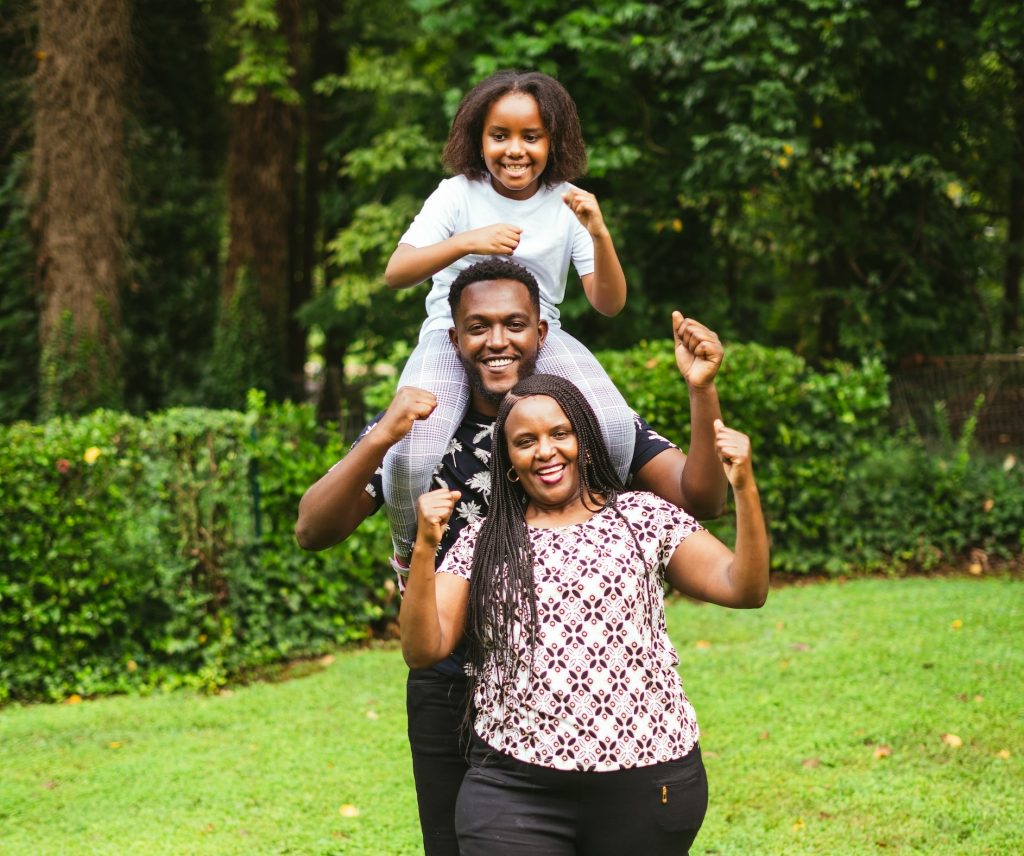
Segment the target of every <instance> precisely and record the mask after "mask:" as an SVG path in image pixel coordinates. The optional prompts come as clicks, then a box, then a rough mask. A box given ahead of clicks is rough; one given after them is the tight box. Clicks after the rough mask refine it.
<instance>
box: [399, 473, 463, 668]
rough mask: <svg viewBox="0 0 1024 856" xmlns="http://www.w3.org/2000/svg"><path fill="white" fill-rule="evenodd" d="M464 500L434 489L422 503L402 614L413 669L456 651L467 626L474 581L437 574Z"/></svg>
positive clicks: (407, 658) (404, 642) (406, 650)
mask: <svg viewBox="0 0 1024 856" xmlns="http://www.w3.org/2000/svg"><path fill="white" fill-rule="evenodd" d="M461 495H462V494H461V493H459V491H457V490H444V489H442V490H434V491H431V492H430V493H425V494H423V496H421V497H420V501H419V503H418V504H417V517H418V519H417V524H416V543H415V545H414V546H413V549H412V562H411V563H410V567H409V579H408V581H407V582H406V586H405V594H404V595H403V597H402V606H401V610H400V611H399V614H398V616H399V617H398V620H399V624H400V625H401V628H402V656H403V657H404V658H405V662H406V664H407V665H408V666H409V668H410V669H425V668H427V667H429V666H433V665H434V664H435V663H438V662H440V661H441V660H443V659H444V658H445V657H447V656H448V655H449V654H451V652H452V651H454V650H455V646H456V645H457V644H458V641H459V639H461V638H462V634H463V632H464V630H465V627H466V611H467V605H468V603H469V580H465V579H462V578H461V577H457V576H455V575H454V574H438V573H435V571H434V556H435V555H436V553H437V545H438V544H440V543H441V536H442V535H443V534H444V527H445V524H446V523H447V522H448V518H449V517H451V514H452V511H453V510H454V508H455V503H456V502H458V501H459V497H460V496H461Z"/></svg>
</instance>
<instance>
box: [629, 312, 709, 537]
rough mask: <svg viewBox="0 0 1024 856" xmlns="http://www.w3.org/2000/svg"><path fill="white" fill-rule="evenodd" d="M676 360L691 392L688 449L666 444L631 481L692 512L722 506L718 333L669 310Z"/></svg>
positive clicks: (705, 514) (697, 513)
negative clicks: (717, 424)
mask: <svg viewBox="0 0 1024 856" xmlns="http://www.w3.org/2000/svg"><path fill="white" fill-rule="evenodd" d="M672 334H673V338H674V339H675V354H676V366H677V367H678V369H679V373H680V374H681V375H682V376H683V379H684V380H685V381H686V385H687V387H688V390H689V394H690V453H689V455H684V454H683V453H682V452H681V451H679V450H678V449H666V450H665V451H663V452H661V453H660V454H658V455H656V456H655V457H653V458H652V459H651V460H650V461H648V462H647V463H646V464H644V466H642V467H641V468H640V470H639V471H638V472H637V473H636V475H635V476H634V479H633V487H635V488H638V489H639V490H649V491H650V492H651V493H654V494H657V495H658V496H660V497H661V498H662V499H665V500H668V501H669V502H671V503H672V504H673V505H677V506H679V507H680V508H683V509H685V510H686V511H688V512H689V513H690V514H692V515H693V516H694V517H697V518H699V519H703V520H707V519H708V518H712V517H718V515H720V514H721V513H722V512H723V511H724V510H725V500H726V495H727V492H728V487H729V482H728V479H726V477H725V470H724V468H723V467H722V462H721V460H720V459H719V456H718V452H717V450H716V448H715V420H716V419H721V418H722V411H721V408H720V406H719V403H718V391H717V390H716V389H715V376H716V375H717V374H718V369H719V367H720V366H721V364H722V357H723V355H724V349H723V348H722V343H721V341H719V338H718V336H717V335H716V334H715V333H714V332H712V331H711V330H709V329H708V328H707V327H705V326H704V325H703V324H700V323H698V322H697V321H694V320H693V319H692V318H684V317H683V316H682V314H681V313H679V312H673V313H672Z"/></svg>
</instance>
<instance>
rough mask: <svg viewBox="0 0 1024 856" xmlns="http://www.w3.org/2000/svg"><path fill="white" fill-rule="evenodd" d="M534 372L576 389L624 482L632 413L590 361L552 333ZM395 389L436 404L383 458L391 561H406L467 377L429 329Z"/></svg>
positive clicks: (573, 342)
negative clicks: (409, 389) (408, 389)
mask: <svg viewBox="0 0 1024 856" xmlns="http://www.w3.org/2000/svg"><path fill="white" fill-rule="evenodd" d="M537 371H538V372H543V373H545V374H554V375H559V376H560V377H563V378H565V379H566V380H568V381H571V382H572V383H574V384H576V386H577V387H579V390H580V392H582V393H583V395H584V396H585V397H586V399H587V401H588V402H589V403H590V406H591V407H593V408H594V414H595V415H596V416H597V420H598V422H599V423H600V426H601V434H602V436H603V437H604V441H605V444H606V445H607V446H608V451H609V452H610V453H611V457H612V462H613V463H614V464H615V468H616V469H617V470H618V472H619V477H620V478H621V479H622V481H623V483H625V482H627V481H628V480H629V466H630V462H631V461H632V459H633V444H634V443H635V442H636V426H635V425H634V422H633V411H632V410H630V409H629V405H627V404H626V401H625V399H623V397H622V396H621V395H620V394H619V391H618V390H617V389H616V388H615V384H613V383H612V381H611V379H610V378H609V377H608V375H607V374H605V371H604V369H603V368H601V364H600V363H599V362H598V361H597V359H596V358H595V357H594V355H593V354H591V353H590V351H588V350H587V349H586V348H585V347H584V346H583V345H582V344H581V343H580V342H579V341H578V340H577V339H575V338H573V337H572V336H570V335H569V334H568V333H566V332H565V331H564V330H562V329H560V328H556V329H551V330H549V331H548V337H547V340H546V341H545V342H544V346H543V347H542V348H541V349H540V353H539V354H538V355H537ZM398 385H399V386H415V387H419V388H420V389H426V390H429V391H430V392H432V393H434V395H435V396H436V397H437V408H436V409H435V410H434V412H433V413H432V414H430V418H429V419H425V420H422V421H419V422H416V423H415V424H414V425H413V427H412V431H410V432H409V434H408V435H406V437H405V438H404V439H403V440H402V441H401V442H399V443H397V444H395V445H394V446H393V447H392V448H391V450H390V451H389V452H388V454H387V455H386V456H385V458H384V503H385V505H386V506H387V510H388V521H389V522H390V523H391V538H392V541H393V543H394V548H395V554H396V555H398V556H409V555H411V554H412V544H413V540H414V539H415V537H416V501H417V500H418V499H419V497H420V496H422V495H423V494H424V493H426V492H427V491H428V490H430V489H431V488H432V487H433V485H432V484H431V478H432V476H433V475H434V472H435V470H436V469H437V467H438V465H439V463H440V462H441V459H442V458H443V457H444V456H445V455H446V454H448V453H449V452H450V451H451V449H450V448H449V446H450V445H451V443H452V438H453V437H454V436H455V431H456V429H457V428H458V427H459V423H460V422H461V421H462V417H463V415H464V414H465V412H466V406H467V404H468V403H469V383H468V382H467V380H466V373H465V370H464V369H463V368H462V364H461V363H460V362H459V359H458V357H457V356H456V354H455V349H454V348H453V347H452V344H451V341H450V340H449V338H448V333H447V331H441V330H434V331H431V332H429V333H426V334H425V335H424V336H422V337H421V339H420V343H419V345H417V346H416V350H414V351H413V352H412V356H410V357H409V362H408V363H407V364H406V366H405V369H404V371H403V372H402V377H401V379H400V380H399V382H398Z"/></svg>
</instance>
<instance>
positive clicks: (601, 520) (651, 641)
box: [437, 491, 703, 771]
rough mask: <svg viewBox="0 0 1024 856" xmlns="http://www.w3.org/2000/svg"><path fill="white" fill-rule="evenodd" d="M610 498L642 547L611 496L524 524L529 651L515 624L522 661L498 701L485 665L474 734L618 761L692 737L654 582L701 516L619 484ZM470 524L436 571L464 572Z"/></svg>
mask: <svg viewBox="0 0 1024 856" xmlns="http://www.w3.org/2000/svg"><path fill="white" fill-rule="evenodd" d="M618 508H619V510H620V511H621V512H622V514H623V516H624V517H625V518H626V520H628V521H629V523H630V524H631V525H632V527H633V530H634V531H635V533H636V535H637V539H638V540H639V542H640V544H641V545H642V546H643V555H642V556H641V555H640V553H639V551H638V550H637V545H636V541H634V539H633V537H632V535H631V534H630V532H629V529H628V528H627V526H626V523H625V522H624V521H623V519H622V517H620V516H619V515H618V514H616V512H615V511H614V510H612V509H610V508H605V509H602V510H601V511H600V512H598V513H597V514H595V515H594V516H593V517H591V518H590V519H589V520H587V521H585V522H583V523H577V524H575V525H572V526H565V527H560V528H557V529H537V528H531V529H530V543H531V546H532V548H533V554H534V559H535V567H534V583H535V586H536V592H537V640H536V647H535V650H534V651H533V655H532V661H531V655H530V650H529V641H528V638H529V637H528V634H524V633H521V632H517V633H516V637H517V638H519V639H520V640H522V641H521V643H520V644H521V650H520V651H519V654H520V663H521V665H520V668H519V672H518V673H517V674H516V676H515V681H514V683H513V684H511V685H510V686H509V687H508V688H507V691H506V695H505V700H504V701H505V704H504V707H501V705H500V697H499V691H498V683H499V680H498V676H497V673H496V670H495V669H493V668H492V669H491V670H489V671H487V672H486V674H485V675H484V676H483V678H482V679H481V681H480V682H479V685H478V689H477V694H476V698H475V705H476V719H475V728H476V732H477V734H479V736H480V737H481V738H482V739H483V740H484V742H486V743H487V744H488V745H490V746H491V747H492V748H494V749H497V750H499V751H501V752H504V753H506V754H508V755H511V756H512V757H514V758H517V759H519V760H520V761H525V762H527V763H530V764H539V765H541V766H544V767H553V768H555V769H559V770H583V771H602V770H618V769H622V768H627V767H643V766H647V765H649V764H657V763H661V762H663V761H671V760H674V759H676V758H681V757H682V756H683V755H685V754H687V753H688V752H689V751H690V750H691V749H692V748H693V746H694V745H695V744H696V742H697V737H698V729H697V717H696V714H695V713H694V711H693V707H692V706H691V705H690V702H689V700H688V699H687V697H686V693H684V692H683V686H682V682H681V681H680V679H679V674H678V672H677V671H676V666H677V665H678V664H679V657H678V655H677V654H676V651H675V648H674V647H673V646H672V643H671V642H670V641H669V638H668V632H667V630H666V628H665V604H664V599H663V593H664V591H663V588H662V582H663V580H664V570H665V567H666V566H667V564H668V561H669V559H670V558H671V556H672V554H673V553H674V552H675V550H676V547H678V546H679V545H680V544H681V543H682V542H683V541H684V540H685V539H686V538H687V537H689V536H690V535H692V534H693V533H694V532H698V531H700V530H702V529H703V527H702V526H701V525H700V524H699V523H697V521H696V520H694V519H693V518H692V517H691V516H690V515H689V514H687V513H686V512H685V511H682V510H681V509H679V508H676V507H675V506H674V505H672V504H671V503H668V502H666V501H665V500H663V499H660V498H659V497H657V496H655V495H654V494H651V493H645V492H639V491H637V492H632V493H623V494H621V495H620V496H619V499H618ZM480 526H481V523H480V522H475V523H473V524H471V525H470V526H467V527H466V528H465V529H464V530H463V532H462V534H461V536H460V537H459V540H458V541H457V542H456V543H455V545H454V546H453V547H452V548H451V550H450V551H449V552H448V555H447V556H446V557H445V559H444V561H443V562H442V564H441V566H440V567H439V568H438V571H437V572H438V573H450V574H455V575H457V576H460V577H463V578H464V579H469V577H470V575H471V573H472V565H473V549H474V546H475V544H476V539H477V535H478V533H479V531H480ZM652 611H653V621H652ZM520 629H521V628H517V630H520ZM524 637H526V638H524Z"/></svg>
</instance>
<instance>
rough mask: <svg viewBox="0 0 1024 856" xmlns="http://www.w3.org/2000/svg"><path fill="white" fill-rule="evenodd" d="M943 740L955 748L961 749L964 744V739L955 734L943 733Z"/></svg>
mask: <svg viewBox="0 0 1024 856" xmlns="http://www.w3.org/2000/svg"><path fill="white" fill-rule="evenodd" d="M942 742H943V743H945V744H946V745H947V746H952V747H953V748H954V749H959V748H960V747H961V746H963V745H964V741H963V740H961V739H960V738H959V737H957V736H956V735H955V734H943V735H942Z"/></svg>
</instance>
